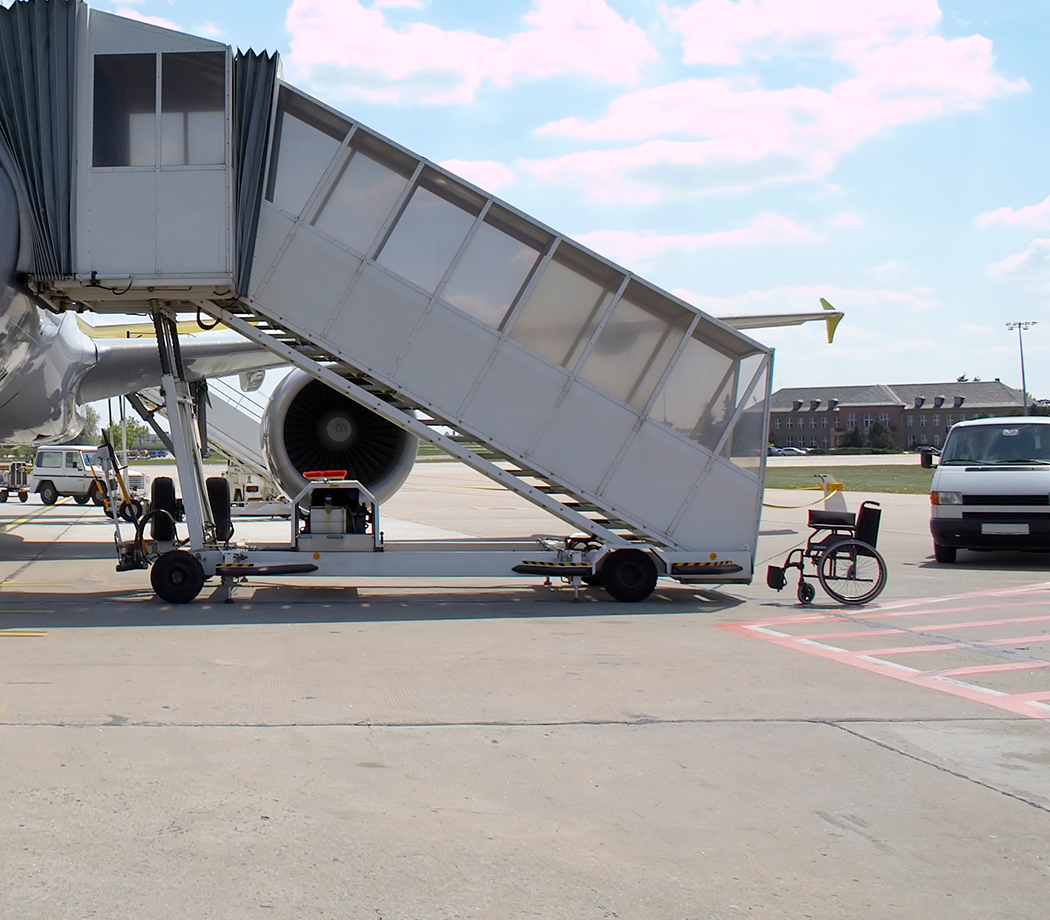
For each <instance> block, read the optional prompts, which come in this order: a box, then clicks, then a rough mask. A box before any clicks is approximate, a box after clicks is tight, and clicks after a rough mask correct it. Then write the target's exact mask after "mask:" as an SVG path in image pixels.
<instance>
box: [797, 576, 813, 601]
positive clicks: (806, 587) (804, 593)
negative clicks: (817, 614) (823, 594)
mask: <svg viewBox="0 0 1050 920" xmlns="http://www.w3.org/2000/svg"><path fill="white" fill-rule="evenodd" d="M795 596H796V597H797V598H798V602H799V603H800V604H812V603H813V598H815V597H816V596H817V589H816V588H814V587H813V585H812V584H810V583H809V582H808V581H800V582H799V583H798V591H796V592H795Z"/></svg>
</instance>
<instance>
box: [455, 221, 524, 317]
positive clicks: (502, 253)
mask: <svg viewBox="0 0 1050 920" xmlns="http://www.w3.org/2000/svg"><path fill="white" fill-rule="evenodd" d="M539 257H540V253H539V250H538V249H536V248H535V247H534V246H531V245H529V244H528V243H523V242H521V241H520V240H517V239H515V238H514V237H513V236H510V235H509V234H507V233H504V232H503V231H502V230H498V229H497V228H496V227H493V226H492V225H491V224H487V223H486V224H482V225H481V226H480V227H479V228H478V232H477V233H475V234H474V238H473V239H472V240H471V241H470V245H469V246H468V247H467V251H466V252H465V253H464V254H463V258H462V259H460V262H459V264H458V265H457V266H456V270H455V271H454V272H453V273H452V277H451V278H449V280H448V284H447V285H445V289H444V291H442V293H441V297H442V299H443V300H445V301H447V302H448V303H450V304H452V306H454V307H459V309H460V310H463V311H464V312H465V313H469V314H470V315H471V316H474V317H476V318H477V319H480V320H481V321H482V322H485V323H488V324H489V325H490V326H496V327H499V325H500V323H501V322H503V317H504V316H506V315H507V311H508V310H509V309H510V306H511V304H512V303H513V302H514V300H515V298H516V297H517V296H518V292H519V291H520V290H521V288H522V285H523V284H524V283H525V279H526V278H528V276H529V272H531V271H532V268H533V266H534V265H535V264H536V262H537V260H538V259H539Z"/></svg>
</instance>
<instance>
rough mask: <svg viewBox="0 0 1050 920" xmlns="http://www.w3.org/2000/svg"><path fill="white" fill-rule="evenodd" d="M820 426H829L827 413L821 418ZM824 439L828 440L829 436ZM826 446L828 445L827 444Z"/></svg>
mask: <svg viewBox="0 0 1050 920" xmlns="http://www.w3.org/2000/svg"><path fill="white" fill-rule="evenodd" d="M820 427H821V428H827V427H828V417H827V416H826V415H825V416H824V417H823V418H822V419H821V420H820ZM824 440H827V438H825V439H824ZM824 446H825V447H827V445H826V444H825V445H824Z"/></svg>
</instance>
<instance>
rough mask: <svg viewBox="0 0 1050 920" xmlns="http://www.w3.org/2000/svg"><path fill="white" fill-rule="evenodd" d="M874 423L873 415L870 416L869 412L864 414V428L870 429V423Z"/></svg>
mask: <svg viewBox="0 0 1050 920" xmlns="http://www.w3.org/2000/svg"><path fill="white" fill-rule="evenodd" d="M874 421H875V416H874V415H872V414H871V413H870V412H865V413H864V427H865V428H869V427H871V423H872V422H874Z"/></svg>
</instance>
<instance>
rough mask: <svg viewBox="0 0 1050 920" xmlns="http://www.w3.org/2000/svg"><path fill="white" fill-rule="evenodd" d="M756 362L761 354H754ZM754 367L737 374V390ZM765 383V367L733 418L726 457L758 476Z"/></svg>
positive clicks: (764, 434) (763, 432) (763, 438)
mask: <svg viewBox="0 0 1050 920" xmlns="http://www.w3.org/2000/svg"><path fill="white" fill-rule="evenodd" d="M753 357H757V358H758V360H759V361H761V360H762V359H763V358H764V357H765V355H756V356H753ZM748 361H750V359H745V360H744V361H742V362H741V364H744V363H746V362H748ZM755 369H756V368H755V367H754V366H753V365H752V367H751V373H749V374H744V373H741V375H740V379H741V384H740V385H741V389H746V388H747V386H748V384H749V383H750V382H751V377H752V376H753V372H754V370H755ZM768 385H769V370H768V366H767V368H766V370H764V371H763V372H762V375H761V376H760V377H759V379H758V382H757V383H756V384H755V388H754V390H753V391H752V392H751V395H750V396H749V397H748V398H747V401H746V403H745V404H744V410H743V412H741V413H740V417H739V418H738V419H737V422H736V424H735V425H734V426H733V433H732V434H731V435H730V436H729V441H728V445H727V446H728V450H729V459H730V460H732V462H733V463H735V464H736V465H737V466H739V467H740V468H741V469H744V470H747V471H748V472H749V473H753V474H754V475H756V476H757V475H758V473H759V470H760V469H761V467H762V457H763V456H764V455H765V452H766V438H767V436H768V433H767V431H766V426H765V420H766V389H767V387H768Z"/></svg>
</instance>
